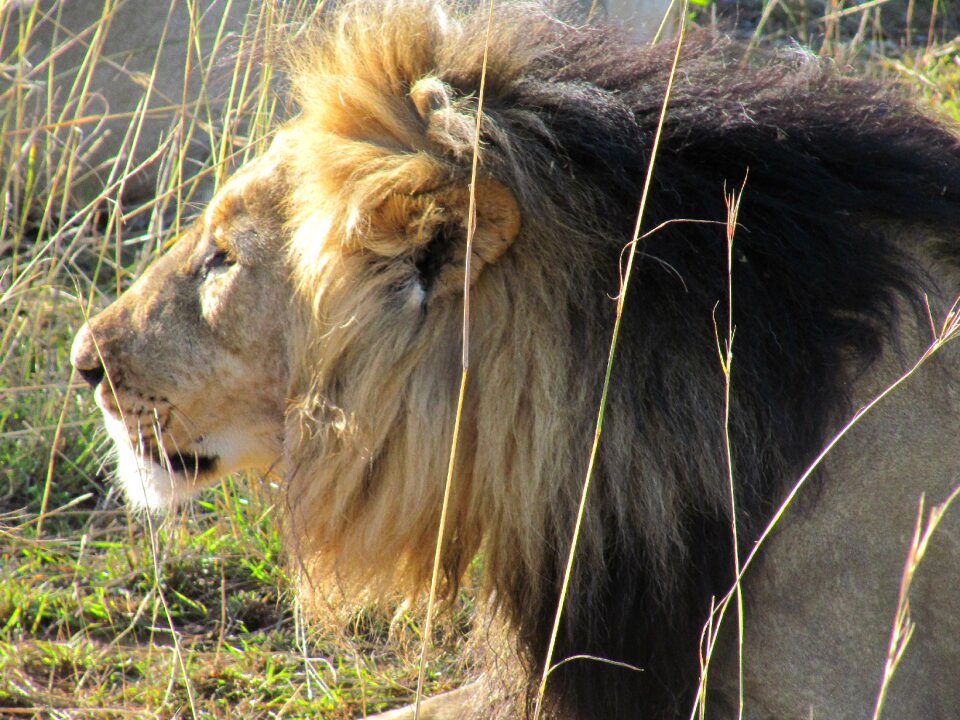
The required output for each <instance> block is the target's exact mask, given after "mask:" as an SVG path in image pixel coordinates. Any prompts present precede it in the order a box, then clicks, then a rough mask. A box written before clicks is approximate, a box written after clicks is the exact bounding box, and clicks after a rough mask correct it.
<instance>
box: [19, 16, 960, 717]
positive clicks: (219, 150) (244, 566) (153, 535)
mask: <svg viewBox="0 0 960 720" xmlns="http://www.w3.org/2000/svg"><path fill="white" fill-rule="evenodd" d="M695 4H696V8H695V9H696V18H697V21H698V22H709V21H710V17H711V5H710V3H706V4H704V3H702V2H697V3H695ZM50 5H51V3H40V5H39V6H34V5H31V4H30V3H23V4H22V7H21V5H20V4H17V3H8V4H7V5H5V6H4V8H5V9H3V10H0V22H2V26H0V53H2V54H0V78H3V80H2V81H0V82H2V83H3V84H0V138H2V140H0V154H2V161H0V181H2V183H3V198H4V213H3V216H2V218H0V716H9V717H57V718H59V717H70V718H73V717H98V718H99V717H104V718H106V717H126V716H133V717H154V716H155V717H164V718H166V717H174V716H177V717H210V718H218V717H224V718H226V717H236V716H239V715H243V716H245V717H248V718H274V717H277V718H279V717H284V718H295V717H305V716H312V717H323V718H352V717H357V716H361V715H363V714H365V713H368V712H374V711H376V710H380V709H384V708H387V707H392V706H395V705H398V704H402V702H406V701H408V700H409V698H410V696H411V694H412V688H413V687H415V685H416V682H417V674H418V664H419V646H420V628H421V622H422V617H423V613H422V609H421V608H417V607H414V608H406V607H403V608H400V609H399V610H397V609H396V608H377V607H372V608H364V609H361V610H359V611H358V610H350V609H349V608H350V607H351V606H350V605H349V604H348V603H346V602H344V603H343V607H339V606H335V607H330V608H328V610H329V612H328V613H326V618H325V620H324V621H323V622H314V623H310V624H307V623H305V622H304V621H303V619H302V617H301V613H300V612H299V609H298V606H297V603H296V600H295V597H294V593H293V590H292V586H291V583H290V580H289V578H288V577H287V575H286V574H285V571H284V564H283V560H282V557H281V549H280V546H279V540H278V537H277V534H276V531H275V523H274V522H272V516H273V515H274V513H275V504H276V502H277V500H278V498H279V495H278V488H277V486H276V484H275V482H274V479H273V478H270V477H250V478H233V479H229V480H227V481H225V482H224V483H222V485H221V487H220V488H218V489H216V490H214V491H210V492H208V493H205V494H204V495H203V496H202V498H201V499H200V501H199V502H196V503H194V504H193V505H191V506H189V507H186V508H184V509H182V510H181V511H179V512H178V513H175V514H174V515H172V516H170V517H167V518H164V519H159V518H149V517H144V516H138V515H135V514H131V513H130V512H129V511H128V510H127V509H126V508H125V507H124V505H123V503H122V499H121V498H119V497H118V494H117V492H116V491H115V490H114V489H113V487H112V486H111V483H110V481H109V472H110V461H109V447H108V443H107V442H106V438H105V435H104V433H103V431H102V430H101V427H100V420H99V413H98V411H97V409H96V407H95V405H94V402H93V398H92V395H91V393H89V392H87V391H86V390H85V389H84V387H83V386H82V384H81V383H79V382H78V380H77V378H75V377H74V376H73V373H72V372H71V368H70V362H69V353H70V343H71V339H72V336H73V334H74V332H75V331H76V329H77V328H78V327H79V326H80V324H81V323H82V322H83V318H84V316H85V315H86V314H87V313H88V312H90V311H92V309H94V308H98V307H102V306H103V305H105V304H106V303H107V302H109V300H110V299H111V298H113V297H115V296H116V295H117V294H118V293H119V292H121V291H122V290H123V289H124V288H125V287H127V286H128V285H129V284H130V283H131V282H132V280H133V279H134V278H135V277H137V275H138V274H139V273H140V271H141V270H142V268H143V267H144V266H145V264H146V263H147V262H149V260H150V258H151V257H153V256H154V255H155V253H156V252H157V251H158V250H160V249H162V248H163V247H164V246H165V245H167V244H168V243H169V242H170V241H171V240H172V239H173V238H175V237H176V235H177V234H178V232H179V231H180V230H181V229H182V228H183V227H184V226H185V224H186V223H187V222H188V221H189V219H190V217H191V216H192V215H193V214H195V213H196V212H197V211H198V209H199V208H200V207H202V204H203V201H204V198H205V197H208V196H209V193H210V190H211V187H212V186H213V185H215V183H216V182H217V180H218V179H220V178H222V177H223V176H225V175H226V174H228V173H229V171H230V169H231V168H232V167H234V166H236V165H237V164H238V163H240V162H242V161H243V159H244V158H245V157H248V156H249V155H250V154H251V153H256V151H257V148H258V147H260V146H261V144H262V142H263V140H264V138H265V137H266V136H267V134H268V132H269V127H270V125H271V122H272V120H273V118H274V117H275V116H277V115H280V114H282V109H278V102H277V101H276V99H275V98H276V95H275V94H274V93H272V92H271V90H270V86H271V84H272V83H273V82H274V78H272V77H270V65H269V63H264V62H262V58H263V57H264V53H267V54H269V48H270V47H271V45H272V43H274V42H276V40H275V38H276V37H278V36H279V33H282V32H291V30H290V28H295V27H299V19H300V18H303V17H305V16H307V15H309V14H310V13H312V12H316V9H315V8H313V7H312V5H313V3H306V2H302V3H297V2H294V3H287V4H284V5H283V7H282V8H279V9H278V8H274V7H273V4H266V5H265V6H264V10H263V12H262V13H261V14H260V15H258V16H256V17H251V18H249V19H247V18H245V17H244V16H243V14H242V13H238V12H236V11H233V10H229V9H230V7H231V6H230V4H229V3H228V4H227V8H228V12H226V13H225V14H224V15H223V18H222V19H219V18H212V19H211V18H209V17H207V16H203V17H201V8H200V7H199V5H200V4H199V3H197V4H194V3H180V4H179V5H181V6H185V7H186V8H187V10H186V12H187V13H188V17H187V22H186V24H185V27H187V30H186V34H185V35H184V36H183V38H182V41H183V42H182V43H181V44H180V45H177V47H179V48H181V49H180V51H179V52H180V57H182V58H189V62H186V63H181V65H180V67H181V71H182V72H183V73H185V74H187V73H189V72H191V70H190V68H194V70H193V72H196V69H197V68H199V70H200V77H201V78H203V77H206V76H208V75H211V74H212V73H213V72H214V71H215V70H217V68H220V71H221V74H222V75H224V76H225V79H224V83H223V85H222V87H220V88H219V89H216V88H214V86H213V84H212V83H211V84H210V85H207V84H205V83H203V82H199V83H198V84H194V85H190V84H189V83H188V87H190V88H191V90H190V94H189V97H188V96H187V93H184V94H183V95H182V96H181V97H179V98H171V97H169V96H165V97H163V98H161V100H162V102H160V103H159V104H158V107H159V109H157V108H147V107H138V108H135V109H134V110H133V111H131V112H125V111H123V112H119V111H118V112H116V113H112V114H108V115H107V116H106V117H103V113H102V112H101V113H100V114H99V115H92V113H94V110H93V109H92V108H93V107H94V105H93V104H91V103H92V102H93V101H95V100H96V99H97V92H98V90H97V88H96V83H97V82H98V80H99V78H101V77H102V76H100V75H97V72H98V70H97V68H101V71H102V68H104V67H113V68H116V67H121V66H122V65H123V63H122V62H120V61H118V59H117V57H116V56H114V55H111V54H110V52H109V51H110V47H109V45H107V46H104V45H103V44H102V43H101V42H100V40H99V35H98V33H97V28H98V27H100V26H101V25H104V26H105V24H107V23H109V22H112V21H113V19H114V13H115V12H118V11H119V9H121V8H122V7H123V6H124V5H125V3H124V2H123V1H122V0H115V1H114V0H108V2H106V3H104V4H103V5H104V6H103V9H102V12H101V11H100V8H99V4H96V5H98V12H100V15H99V16H97V17H94V18H93V19H92V20H91V23H90V25H89V31H88V32H86V33H84V32H82V30H83V29H82V28H72V30H73V31H74V33H79V34H71V33H70V32H69V30H67V29H63V28H60V29H57V30H55V31H48V30H44V27H45V26H44V24H43V22H42V19H43V18H42V12H41V11H42V10H43V9H49V7H50ZM90 5H94V4H90ZM771 5H773V3H771ZM868 5H869V4H868ZM790 7H793V6H790V5H789V4H781V6H780V7H779V9H775V10H771V11H770V12H768V13H766V14H767V16H768V17H769V18H773V19H774V20H775V21H777V20H778V18H779V21H777V22H775V23H774V24H773V25H771V26H770V27H771V28H772V27H774V26H775V27H776V28H777V30H776V32H777V37H781V36H784V35H785V34H786V33H787V31H786V30H784V26H786V25H789V19H790V18H791V17H794V16H795V15H796V14H797V13H798V12H799V11H796V7H794V10H795V11H796V12H793V13H791V12H788V11H789V8H790ZM38 8H39V9H38ZM910 8H913V3H911V4H910ZM932 10H933V12H934V13H935V12H936V5H934V7H933V8H932ZM54 12H57V11H54ZM781 12H784V13H785V14H784V15H783V16H781V15H779V14H778V13H781ZM838 12H846V11H843V10H842V9H840V8H839V7H835V6H831V7H830V8H829V9H828V13H827V15H825V16H824V17H823V19H824V21H825V24H824V27H825V28H826V31H825V32H824V33H823V34H821V35H820V36H818V37H817V38H816V39H814V38H809V36H808V35H806V34H805V33H807V25H806V24H805V25H804V27H803V30H802V33H800V35H801V36H802V37H804V38H808V39H809V40H810V42H811V44H812V45H814V46H815V47H817V48H820V47H821V46H822V48H823V49H824V51H827V52H831V53H833V54H835V55H836V56H837V57H838V58H840V59H842V60H843V61H844V62H850V61H851V60H853V59H856V60H857V61H858V62H859V61H860V60H863V61H865V62H866V63H867V64H868V65H869V68H870V71H871V72H876V73H880V74H884V75H886V76H887V77H895V78H898V79H900V80H902V81H904V82H906V83H908V84H910V85H912V86H914V87H915V88H916V91H917V92H918V94H919V95H920V96H921V97H922V98H924V99H925V101H926V102H929V103H930V105H931V107H933V108H939V110H937V111H940V112H943V113H945V114H946V115H948V116H952V117H953V118H954V119H955V120H957V121H960V95H958V89H957V88H960V59H958V57H960V56H958V47H957V41H956V40H954V41H953V42H948V43H943V42H938V40H937V34H938V33H940V32H942V31H943V28H942V26H941V25H938V24H937V23H936V22H935V20H936V17H935V15H934V18H933V21H930V22H929V23H928V24H929V27H931V28H934V29H935V30H936V32H930V33H927V32H926V27H925V28H924V32H923V33H922V34H923V38H922V40H923V41H922V42H921V43H919V44H916V45H909V44H906V45H896V44H891V43H876V42H871V40H875V39H876V38H877V36H878V33H879V32H880V30H878V29H877V22H876V18H878V17H879V14H878V13H879V6H876V5H874V6H871V7H870V8H867V9H865V10H862V11H858V12H856V13H849V14H848V15H845V16H844V18H849V17H852V16H856V17H857V18H859V22H858V23H854V27H853V31H847V30H844V27H845V26H842V25H840V24H838V23H836V22H835V21H836V20H837V19H838V18H839V16H837V15H836V13H838ZM830 13H833V14H832V15H831V14H830ZM117 17H120V15H119V14H117ZM171 18H172V20H171ZM238 18H239V19H238ZM784 18H786V19H784ZM63 20H64V22H66V18H63ZM175 20H176V17H175V13H170V14H169V15H168V16H167V22H168V23H169V25H168V27H169V28H170V29H171V32H170V35H169V37H173V28H174V26H175ZM201 20H202V22H201ZM764 22H766V20H765V21H764ZM831 23H832V24H831ZM871 23H873V24H871ZM762 26H763V23H761V29H762ZM870 28H874V30H872V31H868V30H869V29H870ZM45 32H49V35H44V34H43V33H45ZM155 35H156V37H158V38H159V40H158V43H159V44H160V46H161V47H164V43H166V42H168V35H167V34H166V33H160V32H157V33H155ZM911 37H912V35H911ZM814 40H816V42H815V41H814ZM169 42H170V43H171V44H172V43H173V42H174V41H173V40H169ZM43 43H46V48H47V49H48V52H47V53H46V54H45V55H44V54H41V55H40V56H38V55H37V54H36V52H35V50H36V48H37V47H38V45H39V46H43ZM104 47H106V51H105V50H104ZM201 48H202V49H203V50H204V52H201ZM210 48H214V49H215V50H216V52H213V53H212V54H211V52H210ZM149 67H152V70H149V69H148V71H147V72H145V73H140V74H137V75H136V77H134V78H133V79H134V80H135V81H136V82H138V83H140V85H142V86H143V87H145V88H153V87H154V83H155V81H158V77H157V73H158V72H159V68H160V65H159V64H153V65H152V66H149V65H148V68H149ZM224 67H226V68H227V70H226V71H225V72H224V71H223V70H222V69H223V68H224ZM191 82H195V83H196V81H191ZM157 86H158V87H159V83H158V84H157ZM217 93H219V94H217ZM163 113H166V115H164V117H166V118H167V121H168V122H175V123H178V124H174V125H172V127H174V128H175V132H170V133H164V134H162V135H160V136H158V137H159V138H160V139H159V140H157V141H154V144H153V145H149V144H147V145H146V146H139V147H140V150H139V151H135V145H137V141H138V138H139V137H141V135H142V136H143V137H147V135H148V124H147V123H146V122H145V121H146V120H148V119H150V118H152V117H155V116H156V115H158V114H161V115H162V114H163ZM91 118H93V119H91ZM170 118H179V120H176V121H172V120H170ZM107 130H109V133H110V134H105V133H106V131H107ZM118 136H119V137H120V138H121V140H120V141H119V143H118V149H117V151H116V153H115V155H114V156H113V157H110V158H107V161H106V162H104V160H103V158H102V157H100V156H99V155H98V152H100V151H101V148H102V146H103V143H102V142H100V140H102V138H103V137H107V138H110V137H113V138H114V139H116V138H117V137H118ZM198 140H199V141H203V142H205V144H206V146H207V147H208V148H210V149H211V150H212V155H211V159H209V160H203V161H199V160H197V156H196V155H192V154H191V153H190V152H189V151H188V148H189V147H190V144H191V142H193V143H196V142H197V141H198ZM140 163H144V164H149V167H150V168H159V169H160V170H159V173H157V179H156V182H157V186H156V187H157V191H156V192H153V193H151V194H150V195H149V196H146V195H143V194H140V195H137V194H136V193H133V192H128V191H130V188H129V187H128V186H127V178H128V176H130V177H132V176H133V173H132V171H134V170H136V168H137V166H138V164H140ZM88 164H92V165H93V166H98V165H99V167H100V172H99V175H98V174H96V173H91V172H89V171H88V170H87V169H85V168H86V167H87V165H88ZM131 183H132V180H131ZM91 187H94V188H95V189H93V190H91V189H90V188H91ZM124 193H126V194H124ZM118 198H122V199H123V200H122V201H120V200H118ZM469 624H470V605H469V600H468V599H464V601H463V604H462V605H461V606H460V607H458V608H456V609H455V610H454V612H453V613H452V614H451V615H449V616H447V618H446V619H445V621H444V622H442V623H441V624H440V626H439V627H437V628H436V630H435V631H434V632H433V635H434V638H433V640H434V643H433V644H432V647H433V649H432V650H431V654H430V656H429V657H428V665H427V682H428V687H427V690H428V692H435V691H437V690H440V689H443V688H446V687H452V686H455V685H456V684H457V680H458V678H459V677H461V675H462V672H463V668H462V667H461V666H460V665H458V664H457V662H455V661H454V660H453V658H454V657H455V656H456V657H463V656H464V655H465V653H464V652H463V650H464V645H465V642H466V640H465V637H466V634H467V630H468V629H469Z"/></svg>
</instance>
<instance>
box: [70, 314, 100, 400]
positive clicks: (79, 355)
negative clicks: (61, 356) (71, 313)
mask: <svg viewBox="0 0 960 720" xmlns="http://www.w3.org/2000/svg"><path fill="white" fill-rule="evenodd" d="M70 362H71V363H73V367H74V368H76V370H77V373H79V375H80V377H82V378H83V379H84V380H86V381H87V383H88V384H89V385H90V387H93V388H95V387H96V386H97V385H99V384H100V382H101V381H102V380H103V377H104V375H106V370H104V367H103V363H102V362H100V353H99V352H97V346H96V344H95V343H94V342H93V334H92V333H91V332H90V327H89V326H88V325H84V326H83V327H82V328H80V332H78V333H77V336H76V337H75V338H74V339H73V347H72V348H71V349H70Z"/></svg>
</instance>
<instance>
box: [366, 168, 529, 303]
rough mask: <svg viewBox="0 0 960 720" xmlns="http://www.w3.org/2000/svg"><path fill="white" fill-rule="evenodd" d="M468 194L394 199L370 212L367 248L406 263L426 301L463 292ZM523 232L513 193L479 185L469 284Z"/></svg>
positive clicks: (442, 191) (494, 184) (456, 191)
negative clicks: (520, 231)
mask: <svg viewBox="0 0 960 720" xmlns="http://www.w3.org/2000/svg"><path fill="white" fill-rule="evenodd" d="M469 210H470V190H469V188H468V187H462V186H446V187H441V188H438V189H435V190H430V191H426V192H418V193H412V194H406V193H392V194H390V195H389V196H387V197H386V198H385V199H384V201H383V202H382V203H381V204H380V205H379V207H377V208H376V209H374V210H373V211H372V212H370V214H369V216H368V218H367V219H368V223H367V226H366V228H365V232H364V235H365V237H364V239H363V245H364V246H366V247H367V248H368V249H370V250H373V251H374V252H376V253H378V254H379V255H382V256H386V257H391V258H396V259H398V260H403V262H405V263H406V266H407V268H408V269H410V270H411V271H412V272H414V273H415V275H416V281H417V283H418V284H419V286H420V288H421V289H422V291H423V294H424V298H425V299H426V300H432V299H435V298H439V297H443V296H445V295H449V294H452V293H455V292H460V291H462V289H463V279H464V268H465V265H466V251H467V227H468V223H467V217H468V213H469ZM519 230H520V210H519V208H518V207H517V202H516V200H515V199H514V197H513V193H511V192H510V191H509V190H508V189H507V188H506V187H505V186H504V185H502V184H501V183H500V182H498V181H496V180H492V179H483V180H478V181H477V186H476V229H475V231H474V235H473V253H472V258H471V262H470V282H471V284H473V283H475V282H476V281H477V278H479V277H480V274H481V273H482V272H483V270H484V268H486V266H488V265H490V264H492V263H495V262H496V261H497V260H499V259H500V257H501V256H502V255H503V254H504V253H505V252H506V251H507V248H509V247H510V245H511V243H512V242H513V240H514V239H515V238H516V236H517V233H518V232H519Z"/></svg>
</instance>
